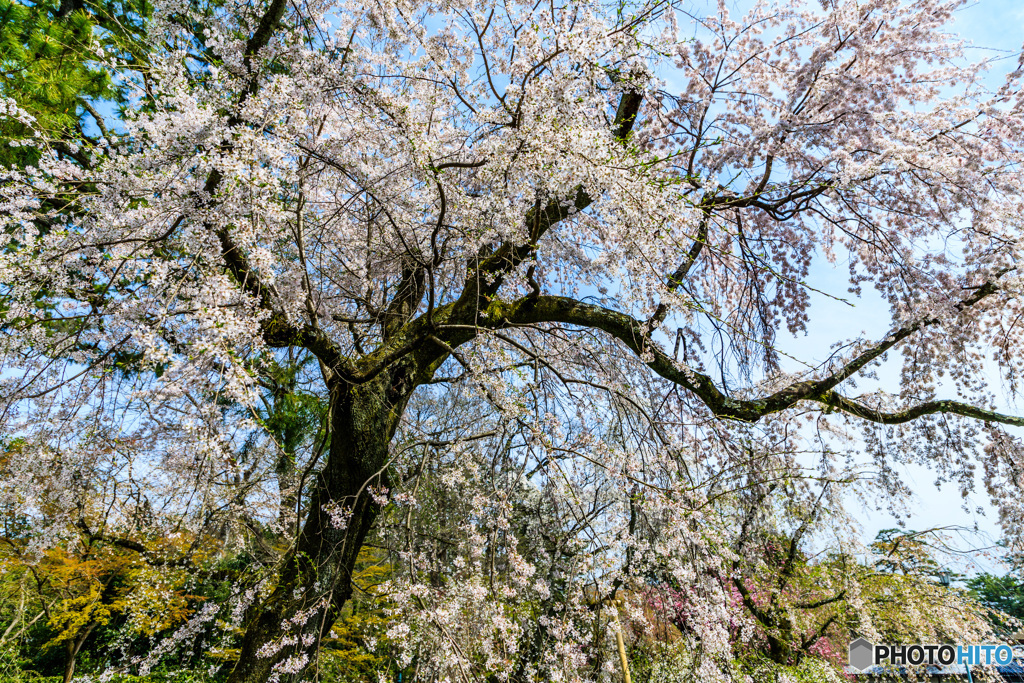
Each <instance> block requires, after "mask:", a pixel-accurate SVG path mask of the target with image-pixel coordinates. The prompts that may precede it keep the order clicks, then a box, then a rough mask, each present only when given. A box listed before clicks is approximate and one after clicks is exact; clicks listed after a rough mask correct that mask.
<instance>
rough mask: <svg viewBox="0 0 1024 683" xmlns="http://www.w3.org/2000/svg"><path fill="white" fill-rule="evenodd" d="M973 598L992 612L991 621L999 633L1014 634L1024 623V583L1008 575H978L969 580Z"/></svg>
mask: <svg viewBox="0 0 1024 683" xmlns="http://www.w3.org/2000/svg"><path fill="white" fill-rule="evenodd" d="M966 583H967V588H968V589H969V591H970V595H971V597H973V598H974V599H975V600H977V601H978V602H980V603H981V604H982V605H984V606H985V607H987V608H989V609H990V610H992V612H991V613H990V617H989V619H990V621H991V622H992V626H993V627H994V628H995V629H996V630H997V631H1003V632H1008V631H1009V632H1012V631H1015V630H1016V629H1018V628H1019V627H1020V623H1019V622H1020V621H1024V581H1022V580H1021V579H1019V578H1017V577H1016V576H1012V575H1010V574H1007V575H1006V576H995V575H993V574H978V575H977V576H974V577H971V578H970V579H967V581H966Z"/></svg>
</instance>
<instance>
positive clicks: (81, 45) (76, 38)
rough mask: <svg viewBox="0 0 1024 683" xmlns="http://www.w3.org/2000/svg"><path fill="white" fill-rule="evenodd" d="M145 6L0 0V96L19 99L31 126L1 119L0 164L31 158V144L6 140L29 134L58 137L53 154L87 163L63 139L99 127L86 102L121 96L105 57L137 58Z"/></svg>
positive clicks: (122, 1) (141, 0) (35, 155)
mask: <svg viewBox="0 0 1024 683" xmlns="http://www.w3.org/2000/svg"><path fill="white" fill-rule="evenodd" d="M149 12H150V9H149V6H148V4H147V1H146V0H89V1H84V0H61V1H60V2H59V3H58V2H56V1H55V0H42V1H41V2H20V1H19V0H0V73H2V78H0V97H7V98H11V99H13V100H14V101H15V102H17V104H18V106H19V107H21V108H22V109H23V110H25V111H26V112H27V113H28V114H29V115H31V116H32V117H33V118H34V119H35V122H34V124H33V127H34V128H35V131H33V130H30V129H29V127H28V126H26V125H25V124H24V123H22V122H20V121H15V120H13V119H0V164H2V165H3V166H4V167H7V168H10V167H12V166H26V165H32V164H34V163H36V162H37V161H38V159H39V154H40V152H39V149H38V148H37V147H36V146H29V147H25V146H12V145H11V143H12V142H17V141H19V140H25V139H27V138H31V137H32V136H33V135H34V134H35V133H39V134H42V135H43V136H45V137H46V138H47V139H49V140H52V141H57V145H56V148H57V150H58V152H60V153H62V154H64V155H66V156H70V157H72V158H74V159H76V160H78V161H80V162H85V161H86V159H87V158H86V157H84V156H82V155H81V154H80V152H79V151H78V149H77V148H76V147H75V146H73V145H70V144H63V143H62V142H61V141H62V140H63V139H65V138H68V137H69V136H71V135H72V134H73V135H74V137H75V139H76V140H77V141H78V142H79V143H81V142H90V141H92V140H93V139H94V138H92V137H91V136H88V135H86V129H87V128H88V126H89V124H87V123H86V121H85V119H86V117H89V118H92V119H94V120H93V122H92V125H93V126H98V127H100V128H102V127H103V125H104V124H103V123H102V122H101V121H98V120H96V117H95V116H94V115H93V114H92V113H90V111H89V110H90V109H92V110H93V111H95V109H94V107H93V104H91V103H92V102H96V103H99V102H104V101H105V102H112V103H119V102H122V101H123V99H124V98H123V93H122V92H121V88H120V87H119V84H118V83H117V81H116V80H115V79H114V78H113V77H112V71H111V70H110V69H109V68H108V67H107V66H106V65H105V64H103V63H101V60H103V61H105V62H109V61H110V60H117V61H121V62H130V63H135V64H140V63H142V62H143V61H144V60H143V59H142V57H143V51H142V49H141V48H140V47H139V46H140V45H141V41H140V40H139V39H140V37H141V36H142V35H143V32H144V22H145V18H146V17H147V16H148V14H149Z"/></svg>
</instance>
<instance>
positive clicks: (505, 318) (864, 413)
mask: <svg viewBox="0 0 1024 683" xmlns="http://www.w3.org/2000/svg"><path fill="white" fill-rule="evenodd" d="M997 290H998V286H997V285H995V284H994V283H987V284H985V285H984V286H982V287H980V288H979V289H978V290H977V291H976V292H975V293H974V294H973V295H972V296H971V297H969V298H967V299H964V300H963V301H961V302H959V303H958V304H957V305H956V306H955V307H954V308H956V309H957V310H963V309H965V308H967V307H968V306H971V305H973V304H976V303H978V302H979V301H981V300H982V299H983V298H985V297H986V296H989V295H990V294H992V293H994V292H995V291H997ZM936 322H938V319H937V318H934V317H929V318H925V319H923V320H921V321H919V322H916V323H912V324H909V325H906V326H904V327H903V328H900V330H898V331H897V332H895V333H893V334H891V335H889V336H888V337H886V339H885V340H883V341H882V342H879V343H878V344H875V345H874V346H872V347H871V348H869V349H868V350H867V351H865V352H864V353H862V354H861V355H859V356H858V357H856V358H855V359H853V360H851V361H850V362H848V363H846V364H845V365H843V366H842V367H841V368H839V369H838V370H836V371H834V372H832V373H831V374H829V375H828V376H827V377H825V378H823V379H820V380H812V381H805V382H797V383H794V384H792V385H790V386H788V387H786V388H784V389H782V390H780V391H777V392H775V393H774V394H771V395H769V396H766V397H765V398H761V399H735V398H732V397H730V396H727V395H726V394H724V393H723V392H722V391H721V390H720V389H719V388H718V387H717V386H716V385H715V383H714V382H713V381H712V379H711V378H710V377H709V376H708V375H705V374H703V373H700V372H697V371H696V370H693V369H692V368H690V367H688V366H686V365H684V364H681V363H678V362H677V361H675V360H674V359H672V358H671V357H669V356H668V355H667V354H666V353H665V352H664V351H662V350H661V348H660V347H659V346H658V345H657V344H656V343H654V341H653V340H652V339H651V338H650V335H649V333H648V328H647V324H646V322H641V321H638V320H636V319H634V318H632V317H631V316H628V315H626V314H624V313H620V312H618V311H613V310H611V309H607V308H604V307H601V306H596V305H593V304H587V303H583V302H580V301H577V300H575V299H570V298H568V297H559V296H539V297H534V296H528V297H524V298H522V299H519V300H517V301H515V302H513V303H505V302H501V301H498V300H494V301H492V302H491V305H490V306H489V307H488V308H487V309H486V311H484V313H483V314H482V316H481V320H480V322H479V323H478V324H479V325H480V326H481V327H487V328H492V329H499V328H502V327H514V326H517V325H525V324H539V323H564V324H568V325H578V326H580V327H588V328H591V329H598V330H601V331H603V332H605V333H607V334H609V335H611V336H613V337H615V338H616V339H618V340H619V341H621V342H622V343H623V344H625V345H626V346H627V347H628V348H629V349H630V350H632V351H633V352H634V353H635V354H637V355H638V356H640V357H641V358H643V359H644V362H645V363H646V364H647V366H648V367H650V368H651V369H652V370H654V371H655V372H656V373H658V374H659V375H661V376H662V377H664V378H665V379H667V380H669V381H672V382H674V383H676V384H678V385H679V386H681V387H683V388H685V389H687V390H688V391H690V392H691V393H693V394H695V395H696V396H697V397H699V398H700V399H701V401H703V403H704V404H705V405H706V406H707V407H708V408H709V409H710V410H711V411H712V412H713V413H714V414H715V415H717V416H719V417H724V418H729V419H734V420H740V421H742V422H757V421H758V420H760V419H761V418H762V417H764V416H766V415H770V414H772V413H777V412H781V411H783V410H786V409H788V408H791V407H793V406H794V405H796V404H797V403H799V402H800V401H813V402H816V403H820V404H822V405H825V406H828V407H829V408H833V409H838V410H842V411H843V412H846V413H849V414H851V415H854V416H857V417H860V418H863V419H866V420H870V421H872V422H879V423H883V424H899V423H902V422H908V421H910V420H913V419H915V418H917V417H921V416H923V415H928V414H933V413H947V414H954V415H961V416H964V417H973V418H976V419H979V420H984V421H987V422H999V423H1002V424H1008V425H1014V426H1024V418H1022V417H1017V416H1012V415H1004V414H1002V413H997V412H995V411H991V410H985V409H982V408H978V407H975V406H971V405H968V404H965V403H961V402H959V401H928V402H926V403H922V404H919V405H917V406H913V407H910V408H907V409H904V410H902V411H896V412H892V413H887V412H883V411H879V410H875V409H873V408H870V407H868V406H865V405H863V404H860V403H858V402H856V401H853V400H851V399H848V398H846V397H843V396H841V395H839V394H838V393H837V392H835V391H834V388H835V387H836V386H837V385H838V384H839V383H840V382H842V381H843V380H844V379H847V378H849V377H850V376H852V375H853V374H855V373H856V372H857V371H859V370H861V369H862V368H863V367H864V366H865V365H867V364H868V363H869V362H871V361H872V360H874V359H876V358H878V357H879V356H880V355H882V354H883V353H885V351H887V350H889V349H891V348H892V347H893V346H895V345H896V344H897V343H898V342H899V341H901V340H903V339H905V338H907V337H908V336H910V335H911V334H913V333H914V332H916V331H917V330H920V329H922V328H923V327H925V326H927V325H932V324H935V323H936ZM451 332H452V334H451V335H450V336H451V337H452V339H451V340H450V342H449V343H452V346H457V344H458V343H463V342H464V341H468V338H471V337H472V336H474V335H473V334H472V332H467V331H465V330H464V329H463V328H461V327H460V328H459V329H458V330H451ZM460 336H461V337H465V338H464V339H455V338H456V337H460Z"/></svg>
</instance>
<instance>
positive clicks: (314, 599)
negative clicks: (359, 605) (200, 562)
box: [228, 371, 411, 683]
mask: <svg viewBox="0 0 1024 683" xmlns="http://www.w3.org/2000/svg"><path fill="white" fill-rule="evenodd" d="M410 393H411V387H410V384H409V383H408V381H407V375H406V374H403V373H401V371H393V372H389V373H382V375H381V376H380V377H378V378H377V379H375V380H373V381H371V382H368V383H366V384H363V385H358V386H350V385H344V384H341V383H339V384H338V385H336V386H334V387H332V390H331V396H330V403H331V405H330V407H331V430H332V434H331V445H330V451H329V454H328V457H327V461H326V462H325V464H324V466H323V468H322V470H321V471H320V473H319V475H318V476H317V479H316V482H315V485H314V489H313V493H312V497H311V500H310V504H309V511H308V513H307V516H306V520H305V523H304V525H303V528H302V531H301V532H300V534H299V537H298V539H297V540H296V543H295V547H294V549H293V550H292V551H291V552H290V553H289V554H288V556H287V557H286V559H285V561H284V565H283V568H282V570H281V575H280V577H279V579H278V583H277V586H276V587H275V589H274V591H273V592H272V593H271V595H270V596H269V597H267V598H266V599H265V600H264V601H263V602H262V603H261V604H259V605H258V606H257V607H256V609H255V610H254V611H255V616H254V617H253V619H252V620H251V621H250V622H249V623H248V624H247V626H246V632H245V636H244V637H243V639H242V648H241V653H240V656H239V659H238V663H237V664H236V665H235V668H234V670H233V671H232V672H231V675H230V676H229V678H228V683H264V681H266V680H268V679H269V678H270V677H271V676H272V675H273V674H275V673H278V674H279V680H282V681H287V680H289V679H290V680H298V679H299V678H300V677H301V676H302V674H303V672H305V670H306V669H307V667H309V666H310V664H312V663H313V662H315V660H316V654H317V649H318V647H319V644H320V639H321V637H322V636H323V635H324V634H325V633H327V632H328V631H329V629H330V628H331V626H333V624H334V620H335V619H336V618H337V615H338V614H339V612H340V611H341V608H342V607H343V606H344V605H345V603H346V602H347V601H348V599H349V597H351V595H352V572H353V570H354V568H355V564H356V558H357V557H358V556H359V550H360V548H362V545H363V542H364V541H365V539H366V535H367V533H368V532H369V531H370V528H371V527H372V526H373V523H374V520H375V519H376V517H377V514H378V513H379V511H380V507H379V506H378V505H377V504H376V503H375V502H374V501H373V498H372V497H371V495H370V491H369V489H370V487H376V486H386V485H387V472H386V467H387V461H388V445H389V443H390V441H391V437H392V436H393V435H394V433H395V429H396V427H397V425H398V421H399V419H400V417H401V414H402V412H403V411H404V409H405V405H406V402H407V401H408V398H409V394H410Z"/></svg>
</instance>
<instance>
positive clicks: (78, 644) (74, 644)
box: [64, 622, 96, 683]
mask: <svg viewBox="0 0 1024 683" xmlns="http://www.w3.org/2000/svg"><path fill="white" fill-rule="evenodd" d="M94 628H96V622H93V623H91V624H89V625H88V626H86V627H85V628H83V629H82V630H81V631H79V632H78V633H77V634H76V635H75V637H74V638H71V639H69V640H68V641H67V642H66V643H65V645H64V654H65V660H64V683H71V679H73V678H74V677H75V660H76V659H78V653H79V652H80V651H81V649H82V645H84V644H85V639H86V638H88V637H89V634H90V633H92V630H93V629H94Z"/></svg>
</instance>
